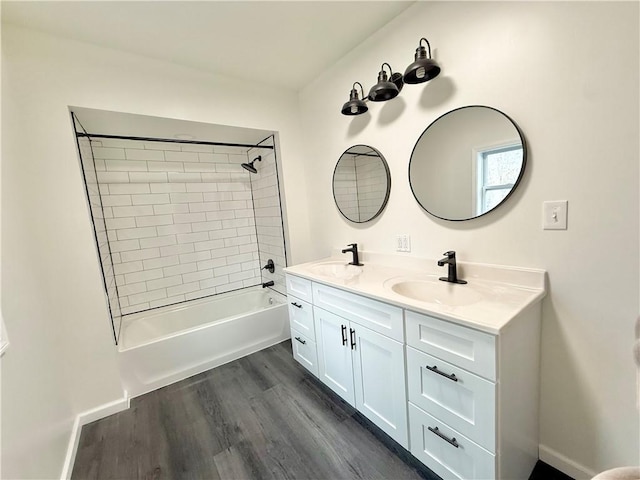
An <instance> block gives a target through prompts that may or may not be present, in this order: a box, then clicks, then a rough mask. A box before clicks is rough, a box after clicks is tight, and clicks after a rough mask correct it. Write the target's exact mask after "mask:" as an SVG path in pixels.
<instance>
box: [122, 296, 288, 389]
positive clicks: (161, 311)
mask: <svg viewBox="0 0 640 480" xmlns="http://www.w3.org/2000/svg"><path fill="white" fill-rule="evenodd" d="M289 336H290V332H289V316H288V311H287V304H286V298H285V297H284V296H283V295H280V294H279V293H277V292H275V291H273V290H271V289H268V288H262V287H252V288H247V289H244V290H239V291H236V292H229V293H224V294H221V295H216V296H215V297H209V298H205V299H201V300H193V301H190V302H187V303H182V304H179V305H175V306H168V307H162V308H158V309H155V310H151V311H147V312H141V313H136V314H133V315H127V316H126V317H124V318H123V320H122V329H121V333H120V342H119V345H118V364H119V369H120V376H121V379H122V383H123V387H124V388H125V389H126V390H127V393H128V396H129V397H135V396H138V395H142V394H144V393H147V392H150V391H152V390H155V389H157V388H161V387H164V386H166V385H169V384H171V383H173V382H177V381H179V380H183V379H185V378H187V377H190V376H192V375H196V374H198V373H201V372H204V371H205V370H208V369H210V368H213V367H217V366H219V365H222V364H224V363H227V362H230V361H232V360H236V359H238V358H241V357H243V356H245V355H249V354H250V353H253V352H257V351H258V350H261V349H263V348H266V347H269V346H271V345H274V344H276V343H279V342H281V341H283V340H286V339H287V338H289Z"/></svg>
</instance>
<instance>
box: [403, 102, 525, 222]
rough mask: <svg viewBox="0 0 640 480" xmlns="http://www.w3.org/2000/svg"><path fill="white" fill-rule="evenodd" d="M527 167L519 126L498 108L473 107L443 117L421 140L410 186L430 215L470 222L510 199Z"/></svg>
mask: <svg viewBox="0 0 640 480" xmlns="http://www.w3.org/2000/svg"><path fill="white" fill-rule="evenodd" d="M526 163H527V148H526V144H525V140H524V137H523V135H522V132H521V131H520V129H519V128H518V126H517V125H516V124H515V122H514V121H513V120H512V119H511V118H509V117H508V116H507V115H505V114H504V113H502V112H501V111H499V110H496V109H495V108H492V107H486V106H482V105H470V106H466V107H461V108H457V109H455V110H452V111H450V112H447V113H445V114H444V115H442V116H441V117H439V118H437V119H436V120H435V121H434V122H433V123H431V125H429V126H428V127H427V128H426V130H425V131H424V132H423V133H422V135H420V138H418V141H417V142H416V144H415V146H414V147H413V152H412V153H411V160H410V161H409V184H410V185H411V191H412V192H413V196H414V197H415V198H416V200H417V202H418V203H419V204H420V206H421V207H422V208H423V209H424V210H425V211H426V212H427V213H429V214H431V215H433V216H434V217H438V218H441V219H443V220H451V221H462V220H470V219H472V218H477V217H480V216H482V215H486V214H487V213H489V212H490V211H492V210H494V209H495V208H497V207H498V206H500V205H502V204H503V203H504V202H505V201H506V200H507V198H509V196H510V195H511V194H512V193H513V191H514V190H515V189H516V187H517V186H518V184H519V183H520V180H521V179H522V176H523V174H524V170H525V165H526Z"/></svg>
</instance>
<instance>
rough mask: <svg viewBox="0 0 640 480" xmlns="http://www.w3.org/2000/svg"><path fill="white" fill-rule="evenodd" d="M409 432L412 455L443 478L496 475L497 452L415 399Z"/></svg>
mask: <svg viewBox="0 0 640 480" xmlns="http://www.w3.org/2000/svg"><path fill="white" fill-rule="evenodd" d="M409 435H410V440H411V450H410V451H411V453H412V454H413V456H414V457H416V458H417V459H418V460H420V461H421V462H422V463H424V464H425V465H426V466H427V467H429V468H430V469H431V470H433V471H434V472H435V473H437V474H438V475H439V476H441V477H442V478H447V479H448V478H459V479H464V480H469V479H475V478H485V479H491V478H496V457H495V455H493V454H492V453H490V452H488V451H486V450H485V449H484V448H482V447H480V446H479V445H476V444H475V443H474V442H472V441H471V440H469V439H468V438H466V437H465V436H464V435H462V434H461V433H460V432H457V431H456V430H454V429H452V428H451V427H449V426H448V425H446V424H444V423H442V422H440V421H439V420H437V419H435V418H434V417H432V416H431V415H429V414H428V413H426V412H424V411H423V410H421V409H419V408H418V407H416V406H415V405H413V404H412V403H409ZM447 439H448V440H450V441H451V442H449V441H447Z"/></svg>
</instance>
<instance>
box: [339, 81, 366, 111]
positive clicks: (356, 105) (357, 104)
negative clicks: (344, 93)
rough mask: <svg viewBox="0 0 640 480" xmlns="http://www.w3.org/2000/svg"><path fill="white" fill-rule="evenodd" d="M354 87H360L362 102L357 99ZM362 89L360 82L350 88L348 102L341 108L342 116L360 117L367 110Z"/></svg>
mask: <svg viewBox="0 0 640 480" xmlns="http://www.w3.org/2000/svg"><path fill="white" fill-rule="evenodd" d="M356 85H360V92H361V93H362V100H360V99H359V98H358V91H357V90H356ZM364 99H365V96H364V89H363V88H362V84H361V83H360V82H355V83H354V84H353V87H352V88H351V94H350V95H349V101H348V102H347V103H345V104H344V105H343V106H342V114H343V115H360V114H362V113H364V112H366V111H367V110H369V107H367V104H366V103H364Z"/></svg>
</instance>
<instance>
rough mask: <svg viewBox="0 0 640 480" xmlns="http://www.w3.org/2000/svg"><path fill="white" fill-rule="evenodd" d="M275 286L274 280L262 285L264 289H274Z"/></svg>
mask: <svg viewBox="0 0 640 480" xmlns="http://www.w3.org/2000/svg"><path fill="white" fill-rule="evenodd" d="M274 285H275V282H274V281H273V280H269V281H268V282H264V283H263V284H262V288H266V287H273V286H274Z"/></svg>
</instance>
